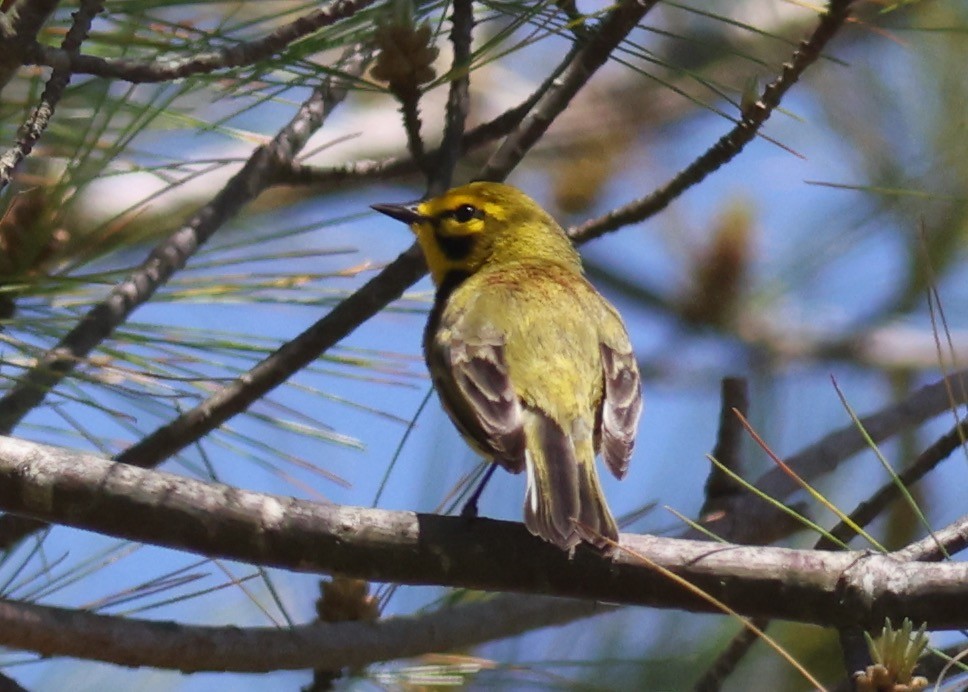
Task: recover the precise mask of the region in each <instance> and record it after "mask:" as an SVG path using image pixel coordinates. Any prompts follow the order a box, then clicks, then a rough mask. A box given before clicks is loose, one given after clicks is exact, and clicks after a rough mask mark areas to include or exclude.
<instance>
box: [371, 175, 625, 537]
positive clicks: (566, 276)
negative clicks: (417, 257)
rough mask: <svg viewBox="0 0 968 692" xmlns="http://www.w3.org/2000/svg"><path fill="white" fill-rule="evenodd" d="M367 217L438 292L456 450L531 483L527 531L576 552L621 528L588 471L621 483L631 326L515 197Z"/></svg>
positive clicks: (439, 335)
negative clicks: (599, 463)
mask: <svg viewBox="0 0 968 692" xmlns="http://www.w3.org/2000/svg"><path fill="white" fill-rule="evenodd" d="M373 208H374V209H375V210H377V211H379V212H382V213H384V214H387V215H388V216H391V217H393V218H394V219H397V220H399V221H403V222H404V223H407V224H409V225H410V228H411V229H412V230H413V231H414V233H415V234H416V235H417V240H418V242H419V243H420V247H421V249H422V250H423V253H424V255H425V257H426V259H427V266H428V267H429V269H430V273H431V276H432V277H433V280H434V282H435V283H436V285H437V296H436V299H435V302H434V306H433V310H432V311H431V313H430V319H429V321H428V322H427V328H426V331H425V332H424V355H425V357H426V359H427V365H428V367H429V369H430V373H431V376H432V377H433V381H434V386H435V387H436V389H437V393H438V394H439V395H440V399H441V402H442V403H443V406H444V408H445V409H446V411H447V413H448V414H449V415H450V417H451V419H452V420H453V421H454V424H455V425H456V426H457V428H458V430H460V432H461V433H462V434H463V436H464V438H465V439H466V440H467V441H468V442H469V443H470V444H471V446H472V447H474V448H475V449H476V450H477V451H479V452H480V453H481V454H483V455H484V456H485V457H487V458H488V459H489V460H490V461H492V462H495V463H497V464H500V465H501V466H503V467H504V468H506V469H507V470H508V471H510V472H512V473H521V472H522V471H526V472H527V481H528V482H527V494H526V497H525V504H524V523H525V525H526V526H527V527H528V530H529V531H531V533H533V534H535V535H537V536H540V537H541V538H543V539H544V540H546V541H549V542H551V543H554V544H555V545H557V546H559V547H561V548H562V549H563V550H568V551H570V550H572V549H573V548H574V547H575V546H576V545H577V544H578V543H579V542H580V541H585V542H587V543H591V544H592V545H594V546H596V547H597V548H599V549H607V547H608V545H609V544H608V541H607V540H606V539H608V540H611V541H615V540H617V539H618V528H617V527H616V525H615V519H614V518H613V517H612V514H611V512H610V511H609V509H608V505H607V503H606V502H605V497H604V495H603V494H602V488H601V485H600V484H599V481H598V473H597V471H596V470H595V455H596V454H597V453H598V452H599V450H601V452H602V456H603V457H604V459H605V463H606V465H607V466H608V468H609V470H610V471H611V472H612V473H613V474H614V475H615V476H616V477H617V478H621V477H623V476H624V475H625V472H626V470H627V469H628V463H629V458H630V457H631V455H632V446H633V444H634V441H635V433H636V428H637V427H638V420H639V414H640V413H641V410H642V387H641V382H640V379H639V372H638V367H637V366H636V362H635V355H634V354H633V352H632V346H631V344H630V342H629V337H628V333H627V332H626V330H625V325H624V324H623V323H622V319H621V318H620V317H619V315H618V313H617V312H616V310H615V308H613V307H612V306H611V305H610V304H609V303H608V302H607V301H606V300H605V299H604V298H602V296H601V295H600V294H599V293H598V292H597V291H596V290H595V289H594V288H593V287H592V285H591V284H590V283H588V281H587V280H586V279H585V276H584V274H583V272H582V266H581V259H580V258H579V256H578V253H577V252H576V250H575V248H574V247H573V246H572V244H571V242H570V241H569V240H568V237H567V236H566V235H565V233H564V231H563V230H562V229H561V226H559V225H558V224H557V223H556V222H555V220H554V219H553V218H551V216H550V215H549V214H548V213H547V212H546V211H544V210H543V209H542V208H541V207H540V206H538V204H537V203H536V202H535V201H534V200H532V199H531V198H529V197H528V196H527V195H525V194H524V193H522V192H521V191H520V190H517V189H516V188H513V187H511V186H509V185H502V184H499V183H486V182H479V183H471V184H469V185H465V186H463V187H458V188H454V189H452V190H449V191H448V192H445V193H444V194H442V195H441V196H439V197H435V198H433V199H429V200H426V201H424V202H420V203H417V204H412V205H403V204H376V205H373Z"/></svg>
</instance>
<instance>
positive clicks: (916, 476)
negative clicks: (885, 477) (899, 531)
mask: <svg viewBox="0 0 968 692" xmlns="http://www.w3.org/2000/svg"><path fill="white" fill-rule="evenodd" d="M966 431H968V421H962V422H961V424H960V425H959V426H956V427H955V429H953V430H951V431H949V432H948V433H947V434H946V435H943V436H942V437H941V438H939V439H938V440H937V441H936V442H935V443H934V444H932V445H931V446H930V447H928V448H927V449H926V450H924V452H922V453H921V455H920V456H919V457H918V459H917V460H916V461H915V462H914V463H913V464H912V465H911V466H910V467H909V468H907V469H905V470H904V471H903V472H901V473H900V474H899V475H898V482H897V483H895V482H893V481H892V482H888V483H886V484H885V485H884V486H882V487H881V488H880V489H879V490H878V491H877V492H876V493H874V495H872V496H871V497H870V498H869V499H868V500H866V501H864V502H862V503H861V504H859V505H858V506H857V507H856V508H855V509H854V511H853V512H851V513H850V520H851V522H852V523H853V525H854V526H860V527H861V528H864V527H866V526H868V525H869V524H870V523H871V522H872V521H874V519H876V518H877V516H878V515H879V514H880V513H881V511H883V510H884V509H885V508H886V507H887V505H888V504H889V503H890V502H891V500H893V499H895V498H896V497H897V495H898V494H899V492H900V489H899V484H901V485H903V486H904V487H908V486H910V485H911V484H912V483H915V482H917V481H918V480H920V479H921V478H922V477H923V476H924V475H925V474H927V473H928V471H930V470H931V469H933V468H934V467H935V466H937V465H938V463H939V462H940V461H942V460H943V459H946V458H947V457H949V456H950V455H951V454H952V453H953V452H954V451H955V450H957V449H958V448H959V447H960V446H961V444H962V442H961V440H962V439H963V435H964V434H965V432H966ZM853 536H854V529H853V528H852V526H851V524H849V523H848V522H846V521H841V522H839V523H838V524H837V525H836V526H835V527H834V528H832V529H831V530H830V532H829V533H828V534H827V535H824V536H821V537H820V538H819V539H818V540H817V542H816V543H815V544H814V550H833V549H835V548H836V547H837V546H836V544H835V543H834V542H833V541H834V539H839V540H842V541H844V542H846V541H848V540H849V539H850V538H852V537H853ZM966 544H968V516H966V517H962V518H961V519H960V520H958V521H956V522H954V523H953V524H951V525H950V526H948V527H945V528H944V529H942V530H941V531H935V532H933V533H932V534H931V535H929V536H926V537H925V538H924V539H922V540H921V541H918V542H916V543H912V544H911V545H909V546H908V547H906V548H904V549H903V550H898V551H896V552H894V553H893V556H894V557H895V558H897V559H898V560H901V561H904V562H908V561H913V560H919V561H932V560H940V559H942V558H943V557H944V555H945V551H947V554H949V555H953V554H954V553H956V552H958V551H959V550H962V549H963V548H964V547H965V546H966ZM939 546H941V547H943V550H942V548H941V547H939ZM759 624H761V626H760V629H765V628H766V626H767V625H768V621H766V622H763V623H759ZM845 636H846V635H845V633H844V632H843V631H841V644H842V646H844V645H845V639H844V637H845ZM848 639H850V638H849V637H848ZM754 643H755V639H754V640H753V641H750V636H749V631H748V630H746V629H744V630H742V631H740V632H738V633H737V634H736V635H735V636H734V637H733V638H732V639H731V640H730V642H729V644H727V645H726V648H725V649H724V650H723V651H722V653H721V654H720V655H719V656H718V657H717V658H716V660H715V661H714V662H713V664H712V665H710V667H709V668H708V669H707V670H706V672H705V673H704V674H703V675H702V677H701V678H700V680H699V683H697V685H696V689H697V690H700V689H701V690H704V691H705V692H712V691H713V690H718V689H719V686H720V685H721V683H722V682H723V681H724V680H725V678H726V676H727V675H728V674H729V673H730V672H732V670H733V669H735V667H736V666H737V665H738V664H739V662H740V660H742V658H743V656H745V655H746V654H747V653H748V652H749V649H750V647H751V646H752V645H753V644H754ZM848 653H849V654H850V655H851V656H856V652H854V651H853V650H851V651H848V650H846V649H845V657H846V656H847V655H848ZM860 669H863V666H861V668H857V669H855V670H860Z"/></svg>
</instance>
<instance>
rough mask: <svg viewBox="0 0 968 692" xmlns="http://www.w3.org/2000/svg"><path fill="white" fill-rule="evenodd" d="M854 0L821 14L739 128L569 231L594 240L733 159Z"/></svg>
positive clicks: (833, 0) (834, 3)
mask: <svg viewBox="0 0 968 692" xmlns="http://www.w3.org/2000/svg"><path fill="white" fill-rule="evenodd" d="M852 2H853V0H830V2H829V3H828V5H827V10H826V12H824V13H823V14H822V15H821V16H820V23H819V24H818V25H817V28H816V29H814V31H813V33H812V34H811V35H810V37H809V38H808V39H807V40H805V41H803V42H802V43H801V44H800V47H799V49H798V50H797V51H796V52H794V54H793V57H792V58H791V60H790V62H787V63H784V65H783V71H782V72H781V73H780V76H779V77H777V78H776V79H775V80H773V81H772V82H771V83H770V84H768V85H767V87H766V88H765V89H764V90H763V94H762V95H761V96H760V98H759V100H757V101H756V102H755V103H754V104H752V105H751V106H750V107H748V108H746V109H745V110H744V111H743V114H742V117H741V118H740V121H739V122H738V123H737V124H736V127H734V128H733V129H732V130H730V131H729V132H727V133H726V134H725V135H723V136H722V137H721V138H720V139H719V141H717V142H716V143H715V144H714V145H713V146H712V147H710V148H709V149H708V150H707V151H706V152H705V153H704V154H703V155H702V156H700V157H699V158H698V159H696V160H695V161H693V162H692V163H691V164H690V165H689V166H688V167H687V168H686V169H685V170H683V171H682V172H681V173H679V174H678V175H677V176H676V177H675V178H673V179H672V180H671V181H669V182H668V183H667V184H666V185H665V186H663V187H661V188H660V189H658V190H656V191H655V192H653V193H651V194H650V195H648V196H646V197H643V198H641V199H638V200H635V201H634V202H630V203H629V204H626V205H625V206H623V207H619V208H618V209H615V210H614V211H611V212H609V213H608V214H606V215H605V216H602V217H600V218H597V219H591V220H589V221H586V222H585V223H583V224H581V225H580V226H578V227H576V228H572V229H569V231H568V234H569V235H570V236H571V237H572V238H573V239H575V240H590V239H592V238H597V237H599V236H600V235H602V234H603V233H607V232H609V231H614V230H615V229H617V228H621V227H622V226H625V225H628V224H630V223H636V222H638V221H643V220H644V219H646V218H648V217H650V216H653V215H654V214H656V213H657V212H659V211H661V210H662V209H664V208H665V207H666V206H668V205H669V203H670V202H672V200H674V199H676V198H677V197H678V196H679V195H681V194H682V193H683V192H684V191H685V190H686V189H688V188H690V187H692V186H694V185H696V184H697V183H699V182H702V181H703V180H704V179H705V178H706V177H707V176H708V175H709V174H711V173H713V172H715V171H717V170H718V169H719V168H720V167H722V166H723V164H725V163H727V162H729V161H730V160H732V159H733V158H735V157H736V156H737V155H738V154H739V153H740V152H741V151H742V150H743V148H744V147H745V146H746V145H747V144H749V143H750V142H751V141H752V140H753V138H754V137H755V136H756V134H757V132H759V129H760V127H761V126H762V125H763V123H764V122H766V119H767V118H769V117H770V115H771V114H772V112H773V110H774V109H775V108H776V107H777V106H778V105H779V104H780V100H781V99H782V98H783V95H784V94H786V92H787V91H788V90H789V89H790V87H792V86H793V85H794V84H796V82H797V80H798V79H799V78H800V76H801V75H802V74H803V72H804V71H805V70H806V69H807V68H808V67H809V66H810V65H812V64H813V63H814V62H815V61H816V60H817V58H819V57H820V54H821V53H822V51H823V49H824V47H825V46H826V45H827V43H828V42H829V41H830V39H832V38H833V37H834V36H835V35H836V34H837V32H838V31H839V30H840V28H841V27H842V26H843V24H844V22H846V21H847V17H848V15H849V14H850V5H851V3H852Z"/></svg>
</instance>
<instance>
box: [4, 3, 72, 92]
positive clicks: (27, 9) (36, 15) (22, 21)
mask: <svg viewBox="0 0 968 692" xmlns="http://www.w3.org/2000/svg"><path fill="white" fill-rule="evenodd" d="M57 4H58V3H57V0H18V1H17V2H15V3H13V5H12V6H11V7H10V9H9V10H7V11H6V12H0V93H2V92H3V88H4V87H5V86H6V85H7V83H8V82H9V81H10V80H11V79H12V78H13V76H14V75H15V74H16V73H17V70H19V69H20V67H21V65H23V64H24V62H25V59H26V57H25V56H26V54H27V52H28V51H29V49H30V46H31V45H32V42H33V41H34V40H35V39H36V37H37V33H38V32H39V31H40V29H41V27H43V26H44V22H46V21H47V18H48V17H50V15H51V14H52V13H53V12H54V10H55V9H57Z"/></svg>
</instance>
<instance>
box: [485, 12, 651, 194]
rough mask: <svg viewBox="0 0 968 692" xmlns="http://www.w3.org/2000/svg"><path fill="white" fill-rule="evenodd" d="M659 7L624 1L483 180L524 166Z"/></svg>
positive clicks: (505, 146)
mask: <svg viewBox="0 0 968 692" xmlns="http://www.w3.org/2000/svg"><path fill="white" fill-rule="evenodd" d="M655 5H656V0H622V1H621V2H620V3H619V4H618V6H617V7H616V8H615V9H614V10H612V11H611V12H610V13H609V15H608V16H607V17H606V18H605V19H604V20H603V21H602V23H601V25H600V27H599V28H598V30H597V31H596V32H595V34H594V36H593V37H592V38H591V39H589V40H588V42H587V43H586V44H585V45H584V46H582V47H581V48H580V49H579V50H578V51H577V52H576V53H575V56H574V59H573V60H571V61H570V63H569V65H568V67H567V69H566V70H565V71H564V72H563V73H562V75H561V77H560V79H558V80H557V81H556V82H555V84H554V86H553V87H552V88H551V89H549V90H548V92H547V93H546V94H545V95H544V96H543V97H542V99H541V100H540V101H539V102H538V103H537V104H536V105H535V107H534V111H533V112H532V113H531V114H530V115H529V116H528V117H527V118H526V119H525V121H524V122H523V123H521V127H519V128H518V129H517V131H516V132H514V133H513V134H512V135H511V136H510V137H508V138H507V139H506V140H505V141H504V143H503V144H502V145H501V147H500V148H499V149H498V150H497V151H496V152H494V155H493V156H491V159H490V160H489V161H488V162H487V165H486V166H484V170H483V171H481V174H480V176H478V177H479V179H480V180H504V178H505V177H506V176H507V174H508V171H510V170H512V169H513V168H514V167H515V166H516V165H518V163H520V161H521V159H522V158H524V155H525V154H526V153H527V152H528V150H530V149H531V147H532V146H534V144H535V143H536V142H537V141H538V140H539V139H541V136H542V135H544V133H545V132H546V131H547V129H548V127H549V126H550V125H551V123H553V122H554V120H555V118H557V117H558V115H559V114H561V112H562V111H563V110H564V109H565V108H567V107H568V104H570V103H571V101H572V99H573V98H574V97H575V95H576V94H577V93H578V92H579V91H580V90H581V88H582V87H583V86H585V84H587V83H588V80H589V79H591V77H592V75H594V74H595V72H596V71H597V70H598V68H600V67H601V66H602V65H604V64H605V62H606V61H607V60H608V59H609V57H610V56H611V55H612V51H614V50H615V49H616V47H617V46H618V45H619V44H620V43H621V42H622V41H624V40H625V37H626V36H628V35H629V33H630V32H631V31H632V29H634V28H635V26H636V25H637V24H638V23H639V22H640V21H642V18H643V17H644V16H645V15H646V14H647V13H648V12H649V10H651V9H652V8H653V7H654V6H655Z"/></svg>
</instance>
